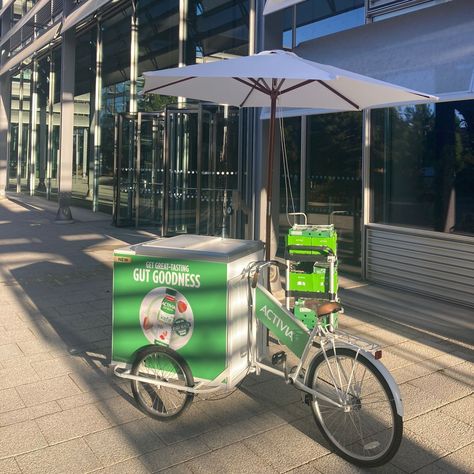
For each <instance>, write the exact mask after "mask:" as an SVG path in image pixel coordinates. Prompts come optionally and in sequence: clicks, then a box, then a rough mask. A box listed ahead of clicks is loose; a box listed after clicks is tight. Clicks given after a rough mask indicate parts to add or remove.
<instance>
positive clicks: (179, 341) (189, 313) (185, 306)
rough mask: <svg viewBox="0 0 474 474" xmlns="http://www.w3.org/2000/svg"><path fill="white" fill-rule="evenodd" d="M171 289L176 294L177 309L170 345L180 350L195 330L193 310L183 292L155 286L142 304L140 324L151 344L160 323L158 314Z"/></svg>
mask: <svg viewBox="0 0 474 474" xmlns="http://www.w3.org/2000/svg"><path fill="white" fill-rule="evenodd" d="M170 290H171V291H172V292H173V293H174V294H175V298H176V309H175V315H174V321H173V323H172V329H171V338H170V339H169V347H170V348H171V349H173V350H178V349H180V348H181V347H183V346H185V345H186V344H187V343H188V342H189V340H190V339H191V337H192V335H193V330H194V315H193V310H192V308H191V305H190V304H189V301H188V300H187V299H186V297H185V296H184V295H183V294H182V293H181V292H179V291H177V290H173V289H171V288H167V287H160V288H154V289H153V290H151V291H150V292H149V293H147V294H146V295H145V297H144V298H143V300H142V303H141V305H140V325H141V328H142V331H143V334H144V335H145V337H146V338H147V339H148V341H149V342H150V343H151V344H154V343H155V340H156V325H157V324H158V322H157V316H158V315H159V314H160V311H161V308H162V303H163V299H164V298H165V297H166V295H167V293H169V292H170ZM170 325H171V324H170Z"/></svg>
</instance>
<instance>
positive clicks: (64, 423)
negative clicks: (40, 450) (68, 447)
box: [36, 405, 110, 444]
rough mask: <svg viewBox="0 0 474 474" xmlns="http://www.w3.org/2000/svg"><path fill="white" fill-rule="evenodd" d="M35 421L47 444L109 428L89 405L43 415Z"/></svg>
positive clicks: (98, 413) (107, 423)
mask: <svg viewBox="0 0 474 474" xmlns="http://www.w3.org/2000/svg"><path fill="white" fill-rule="evenodd" d="M36 421H37V423H38V426H39V427H40V429H41V432H42V433H43V435H44V437H45V438H46V439H47V440H48V443H49V444H55V443H60V442H62V441H67V440H70V439H72V438H78V437H80V436H85V435H88V434H90V433H95V432H96V431H101V430H104V429H106V428H110V423H109V422H108V421H107V420H106V419H105V418H104V416H103V415H102V414H101V413H100V412H99V410H97V408H95V407H94V406H91V405H86V406H84V407H79V408H73V409H71V410H65V411H61V412H58V413H54V414H52V415H47V416H43V417H42V418H39V419H38V420H36Z"/></svg>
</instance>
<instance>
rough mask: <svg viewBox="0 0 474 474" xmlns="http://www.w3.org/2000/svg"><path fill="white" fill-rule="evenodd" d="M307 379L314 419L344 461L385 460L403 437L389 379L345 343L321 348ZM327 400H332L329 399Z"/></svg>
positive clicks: (376, 462)
mask: <svg viewBox="0 0 474 474" xmlns="http://www.w3.org/2000/svg"><path fill="white" fill-rule="evenodd" d="M307 381H308V385H309V386H310V388H312V389H313V390H315V391H317V392H318V393H320V394H321V395H323V396H325V397H326V398H327V399H329V400H327V399H326V400H325V399H324V398H322V397H318V396H316V397H315V398H313V400H312V403H311V408H312V410H313V414H314V418H315V420H316V424H317V425H318V427H319V429H320V430H321V432H322V434H323V435H324V437H325V438H326V439H327V441H328V442H329V443H330V444H331V445H332V447H333V448H334V450H335V451H336V452H337V453H338V454H339V455H340V456H341V457H343V458H344V459H346V460H348V461H349V462H351V463H353V464H356V465H359V466H363V467H375V466H380V465H382V464H385V463H386V462H388V461H389V460H390V459H391V458H392V457H393V456H394V455H395V453H396V452H397V450H398V447H399V446H400V442H401V439H402V431H403V421H402V417H401V416H400V415H399V414H398V413H397V409H396V404H395V399H394V395H393V393H392V390H391V389H390V386H389V384H388V383H387V381H386V380H385V378H384V377H383V375H382V374H381V373H380V371H379V370H378V369H377V367H376V366H375V365H374V364H372V362H371V361H370V360H369V359H368V358H366V357H365V356H364V355H363V354H361V353H360V352H357V351H355V350H353V349H350V348H336V350H334V349H330V350H327V351H326V356H325V355H324V353H323V352H320V353H319V354H317V355H316V356H315V358H314V359H313V361H312V362H311V364H310V368H309V372H308V378H307ZM330 401H332V402H333V403H331V402H330Z"/></svg>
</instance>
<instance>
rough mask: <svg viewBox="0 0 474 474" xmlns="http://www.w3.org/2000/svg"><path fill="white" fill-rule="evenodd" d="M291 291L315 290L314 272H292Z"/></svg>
mask: <svg viewBox="0 0 474 474" xmlns="http://www.w3.org/2000/svg"><path fill="white" fill-rule="evenodd" d="M288 289H289V290H290V291H315V290H314V277H313V274H312V273H299V272H290V286H289V288H288Z"/></svg>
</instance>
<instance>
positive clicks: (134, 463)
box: [94, 458, 171, 474]
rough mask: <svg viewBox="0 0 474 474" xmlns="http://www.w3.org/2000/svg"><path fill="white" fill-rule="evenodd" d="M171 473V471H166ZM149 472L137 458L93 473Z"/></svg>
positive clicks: (132, 473) (130, 473) (129, 473)
mask: <svg viewBox="0 0 474 474" xmlns="http://www.w3.org/2000/svg"><path fill="white" fill-rule="evenodd" d="M166 472H167V473H171V471H168V470H167V471H166ZM149 473H150V471H149V470H148V469H147V468H146V467H145V465H144V464H143V463H142V462H141V460H140V459H138V458H132V459H127V460H126V461H122V462H119V463H117V464H112V465H110V466H108V467H105V468H103V469H99V470H97V471H94V474H149Z"/></svg>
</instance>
